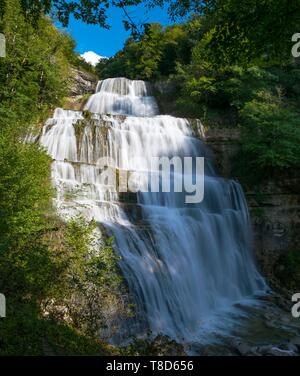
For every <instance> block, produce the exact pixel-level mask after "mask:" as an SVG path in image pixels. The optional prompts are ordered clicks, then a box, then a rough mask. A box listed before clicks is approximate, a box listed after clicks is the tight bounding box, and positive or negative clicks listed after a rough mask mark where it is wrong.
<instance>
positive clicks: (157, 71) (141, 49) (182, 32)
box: [96, 23, 191, 80]
mask: <svg viewBox="0 0 300 376" xmlns="http://www.w3.org/2000/svg"><path fill="white" fill-rule="evenodd" d="M190 43H191V41H190V40H188V39H187V31H186V29H185V27H184V26H182V25H175V26H168V27H166V28H165V29H163V28H162V26H161V25H160V24H158V23H153V24H149V25H147V27H146V28H145V32H144V34H143V36H142V37H141V38H140V39H133V38H130V39H128V41H127V42H126V44H125V47H124V49H123V50H122V51H120V52H118V53H117V55H116V56H115V57H113V58H111V59H109V60H108V61H101V62H100V63H99V64H98V65H97V67H96V69H97V72H98V74H99V76H100V77H101V78H108V77H117V76H126V77H128V78H132V79H133V78H136V79H144V80H153V79H158V78H160V77H162V76H167V75H169V74H172V73H175V66H176V64H177V63H181V64H185V63H187V62H188V61H189V56H190Z"/></svg>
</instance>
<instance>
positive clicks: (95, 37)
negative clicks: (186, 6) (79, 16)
mask: <svg viewBox="0 0 300 376" xmlns="http://www.w3.org/2000/svg"><path fill="white" fill-rule="evenodd" d="M126 9H127V11H128V12H129V14H130V16H131V17H132V18H133V19H134V20H135V21H136V22H139V21H142V22H160V23H162V24H163V25H166V24H170V23H171V21H170V20H169V19H168V15H167V12H166V10H164V9H161V8H155V9H152V10H150V11H149V10H147V9H146V8H145V7H144V6H142V5H140V6H136V7H127V8H126ZM123 18H124V14H123V12H122V10H120V9H117V8H113V9H111V10H109V12H108V23H109V24H110V25H111V29H110V30H106V29H102V28H100V26H96V25H86V24H85V23H83V22H81V21H78V20H75V19H74V18H73V17H72V18H71V19H70V24H69V26H68V28H67V31H68V32H69V33H70V34H71V35H72V37H73V38H74V39H75V41H76V43H77V47H76V50H77V51H78V52H79V53H83V52H85V51H94V52H96V53H97V54H99V55H101V56H107V57H110V56H113V55H114V54H115V53H116V52H117V51H119V50H120V49H121V48H122V47H123V44H124V42H125V40H126V39H127V38H128V36H129V34H130V33H129V32H126V31H125V29H124V26H123V23H122V19H123Z"/></svg>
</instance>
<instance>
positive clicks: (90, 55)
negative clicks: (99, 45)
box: [80, 51, 107, 66]
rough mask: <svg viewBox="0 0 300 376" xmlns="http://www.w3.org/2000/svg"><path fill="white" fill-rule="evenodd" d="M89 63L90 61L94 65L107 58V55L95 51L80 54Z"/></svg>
mask: <svg viewBox="0 0 300 376" xmlns="http://www.w3.org/2000/svg"><path fill="white" fill-rule="evenodd" d="M80 56H81V57H82V58H83V59H84V60H85V61H86V62H87V63H90V64H91V65H93V66H96V64H97V63H98V62H99V60H102V59H107V57H105V56H100V55H98V54H96V52H94V51H86V52H84V53H83V54H81V55H80Z"/></svg>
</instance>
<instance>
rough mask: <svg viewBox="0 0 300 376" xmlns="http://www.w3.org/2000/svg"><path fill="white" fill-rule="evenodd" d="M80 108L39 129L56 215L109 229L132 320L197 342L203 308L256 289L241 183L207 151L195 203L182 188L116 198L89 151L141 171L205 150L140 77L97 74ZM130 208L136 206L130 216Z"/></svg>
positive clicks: (224, 305) (210, 311)
mask: <svg viewBox="0 0 300 376" xmlns="http://www.w3.org/2000/svg"><path fill="white" fill-rule="evenodd" d="M86 109H87V110H89V111H91V112H93V113H94V116H93V120H92V121H91V122H90V124H89V125H87V126H85V128H84V130H83V131H82V132H81V134H80V135H79V134H78V133H77V136H76V132H75V128H76V125H75V124H76V122H77V121H78V120H80V119H82V118H83V116H82V114H81V113H80V112H74V111H65V110H62V109H56V111H55V113H54V116H53V118H52V119H49V120H48V121H47V123H46V125H45V127H44V130H43V135H42V138H41V143H42V145H44V146H45V147H46V149H47V151H48V153H49V154H50V155H51V156H52V157H53V159H54V162H53V168H52V170H53V171H52V175H53V180H54V183H55V186H56V188H57V200H56V203H57V207H58V210H59V211H60V213H61V214H62V215H63V216H64V217H70V216H71V215H74V214H75V213H76V212H80V213H84V214H85V215H86V216H87V217H88V218H92V217H94V218H95V219H96V220H97V221H98V222H99V223H102V224H104V225H105V226H106V227H107V228H109V229H110V230H111V231H112V232H113V234H114V236H115V240H116V244H117V250H118V252H119V253H120V254H121V255H122V261H121V264H120V266H121V269H122V272H123V273H124V276H125V278H126V280H127V282H128V285H129V288H130V291H131V293H132V294H133V296H134V299H135V302H136V306H137V313H138V314H137V321H138V322H139V323H140V325H139V326H135V327H136V328H142V327H144V328H145V327H146V328H149V329H150V330H151V331H152V332H153V333H154V334H155V333H163V334H166V335H169V336H171V337H172V338H174V339H177V340H178V341H193V340H197V338H198V339H199V336H201V334H200V333H201V330H202V329H203V325H204V324H205V322H206V320H208V321H209V320H210V321H211V320H212V315H214V314H217V313H218V312H220V311H222V310H226V311H228V309H229V310H230V307H231V306H232V305H233V304H234V303H236V302H237V301H241V300H243V299H246V298H248V297H251V296H253V295H254V294H256V293H258V292H261V291H262V290H263V289H264V288H265V283H264V281H263V279H262V277H261V276H260V274H259V273H258V272H257V270H256V267H255V265H254V261H253V257H252V253H251V230H250V225H249V217H248V210H247V206H246V202H245V198H244V194H243V192H242V189H241V187H240V185H239V184H238V183H236V182H234V181H225V180H223V179H221V178H219V177H218V176H216V174H215V173H214V171H213V168H212V166H211V164H210V162H209V158H207V159H206V164H205V171H206V176H205V196H204V201H203V202H201V203H200V204H198V205H195V204H193V205H191V204H185V203H184V195H185V192H183V193H172V192H171V193H152V194H151V193H142V192H139V193H138V195H137V200H138V206H136V205H134V204H131V205H128V204H127V205H126V204H125V205H124V204H121V203H120V202H118V199H119V197H118V193H117V192H116V191H115V190H114V189H113V187H109V189H107V187H105V186H103V185H101V183H100V182H99V178H98V176H99V174H98V172H99V171H98V170H97V167H96V165H95V164H96V161H97V160H98V158H100V157H102V156H107V157H111V158H113V159H114V160H115V159H116V158H117V156H118V160H117V162H116V165H117V167H118V168H120V169H124V170H128V171H147V170H148V169H149V162H150V159H151V157H152V156H180V157H184V156H189V157H195V156H204V157H207V156H209V153H207V150H206V148H205V147H204V145H203V143H202V142H200V141H199V140H198V139H196V138H195V137H193V134H192V131H191V129H190V127H189V123H188V121H187V120H185V119H178V118H174V117H171V116H158V115H157V112H158V107H157V104H156V102H155V99H154V98H153V97H152V96H151V95H149V88H148V87H147V85H146V84H145V83H144V82H143V81H129V80H127V79H124V78H117V79H109V80H105V81H103V82H100V83H99V84H98V87H97V90H96V94H94V95H93V96H92V97H91V98H90V100H89V101H88V103H87V105H86ZM108 114H122V115H127V116H113V115H108ZM77 124H78V123H77ZM119 150H121V153H119V152H118V151H119ZM118 154H119V155H118ZM139 157H143V160H141V159H139ZM109 163H112V162H111V161H110V160H109V159H108V164H109ZM68 192H69V197H68V199H67V198H66V196H67V195H68ZM130 207H131V210H129V211H128V208H130ZM134 208H139V215H138V219H137V218H135V217H134V215H133V214H132V213H136V212H137V210H135V211H134ZM135 330H141V329H135Z"/></svg>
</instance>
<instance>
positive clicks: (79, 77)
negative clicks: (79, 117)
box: [69, 68, 98, 97]
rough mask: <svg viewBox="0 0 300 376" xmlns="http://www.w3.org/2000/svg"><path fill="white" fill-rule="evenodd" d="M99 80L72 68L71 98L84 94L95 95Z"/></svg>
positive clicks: (92, 75)
mask: <svg viewBox="0 0 300 376" xmlns="http://www.w3.org/2000/svg"><path fill="white" fill-rule="evenodd" d="M97 81H98V78H97V76H96V75H94V74H92V73H88V72H85V71H82V70H79V69H76V68H71V72H70V81H69V96H71V97H74V96H78V95H84V94H93V93H94V92H95V89H96V85H97Z"/></svg>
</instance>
